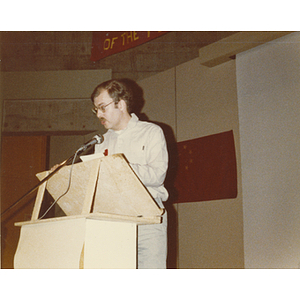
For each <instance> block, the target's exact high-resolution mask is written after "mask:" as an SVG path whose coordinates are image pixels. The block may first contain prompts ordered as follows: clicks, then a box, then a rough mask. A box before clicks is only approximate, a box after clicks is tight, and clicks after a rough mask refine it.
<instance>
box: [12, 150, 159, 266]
mask: <svg viewBox="0 0 300 300" xmlns="http://www.w3.org/2000/svg"><path fill="white" fill-rule="evenodd" d="M70 170H71V166H65V167H63V168H61V169H60V170H59V171H58V172H57V173H56V174H54V175H53V176H52V177H51V178H50V179H49V180H47V181H46V182H44V183H43V184H42V185H40V186H39V189H38V193H37V197H36V201H35V205H34V208H33V213H32V218H31V220H30V221H26V222H19V223H16V224H15V225H16V226H21V232H20V239H19V244H18V248H17V251H16V254H15V258H14V268H22V269H29V268H30V269H31V268H33V269H40V268H42V269H61V268H62V269H73V268H75V269H76V268H86V269H92V268H95V269H132V268H133V269H135V268H136V267H137V225H145V226H146V225H147V224H157V223H161V215H162V214H163V212H164V210H163V209H161V208H160V207H159V206H158V205H157V204H156V202H155V201H154V199H153V198H152V196H151V195H150V193H149V192H148V190H147V189H146V188H145V186H144V185H143V184H142V183H141V181H140V180H139V178H138V177H137V176H136V174H135V173H134V172H133V170H132V169H131V167H130V165H129V164H128V162H127V160H126V158H125V157H124V155H123V154H115V155H111V156H105V157H102V158H97V159H93V160H89V161H85V162H80V163H77V164H75V165H73V169H72V175H71V183H70V188H69V191H68V192H67V194H66V195H64V196H63V197H61V198H60V199H59V200H58V202H57V204H58V205H59V206H60V208H61V209H62V210H63V211H64V213H65V214H66V216H63V217H56V218H50V219H40V220H39V219H38V217H39V214H40V208H41V204H42V201H43V197H44V192H45V189H47V190H48V192H49V193H50V194H51V195H52V197H53V198H54V199H58V198H59V197H60V196H61V195H62V194H63V193H64V192H65V191H66V189H67V187H68V184H69V178H70V177H69V176H70ZM48 174H49V172H48V171H45V172H43V173H39V174H37V177H38V178H39V180H42V179H43V178H45V177H46V176H47V175H48Z"/></svg>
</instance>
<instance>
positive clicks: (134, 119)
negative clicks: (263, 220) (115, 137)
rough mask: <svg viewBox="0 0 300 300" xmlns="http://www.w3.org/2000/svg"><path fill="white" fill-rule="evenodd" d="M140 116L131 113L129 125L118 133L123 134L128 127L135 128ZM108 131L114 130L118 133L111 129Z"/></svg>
mask: <svg viewBox="0 0 300 300" xmlns="http://www.w3.org/2000/svg"><path fill="white" fill-rule="evenodd" d="M138 120H139V118H138V117H137V115H136V114H134V113H132V114H131V119H130V120H129V122H128V124H127V127H126V128H125V129H123V130H120V131H119V133H118V134H122V133H123V132H124V131H126V130H127V129H130V128H133V127H135V125H136V124H137V122H138ZM108 131H110V132H113V133H115V134H117V133H116V132H115V131H114V130H112V129H109V130H108Z"/></svg>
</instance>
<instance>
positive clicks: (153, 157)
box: [95, 114, 168, 206]
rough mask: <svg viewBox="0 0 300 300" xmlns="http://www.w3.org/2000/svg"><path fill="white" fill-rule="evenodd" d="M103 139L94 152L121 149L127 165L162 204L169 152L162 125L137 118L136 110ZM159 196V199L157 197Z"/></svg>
mask: <svg viewBox="0 0 300 300" xmlns="http://www.w3.org/2000/svg"><path fill="white" fill-rule="evenodd" d="M103 137H104V142H103V143H102V144H97V145H96V146H95V153H101V152H102V153H105V154H106V155H112V154H116V153H123V154H124V155H125V157H126V158H127V160H128V161H129V163H130V166H131V167H132V169H133V170H134V172H135V173H136V174H137V176H138V177H139V178H140V180H141V181H142V182H143V184H144V185H145V186H146V188H147V189H148V191H149V192H150V194H151V195H152V197H153V198H154V199H155V200H156V201H157V202H158V204H159V205H160V206H161V201H166V200H167V199H168V192H167V190H166V188H165V187H164V180H165V177H166V173H167V169H168V152H167V146H166V140H165V136H164V134H163V131H162V129H161V128H160V127H159V126H158V125H156V124H153V123H149V122H144V121H140V120H139V119H138V117H137V116H136V115H135V114H131V119H130V121H129V123H128V125H127V127H126V128H125V129H124V130H121V131H118V132H117V131H114V130H112V129H109V130H108V131H107V132H106V133H105V134H104V135H103ZM159 200H161V201H159Z"/></svg>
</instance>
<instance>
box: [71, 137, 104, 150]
mask: <svg viewBox="0 0 300 300" xmlns="http://www.w3.org/2000/svg"><path fill="white" fill-rule="evenodd" d="M103 141H104V137H103V136H102V135H101V134H96V135H95V136H94V137H93V138H92V139H91V140H90V141H88V142H86V143H85V144H84V145H82V146H81V147H80V148H79V149H78V150H77V152H79V151H85V150H86V149H87V148H89V147H91V146H93V145H95V144H101V143H102V142H103Z"/></svg>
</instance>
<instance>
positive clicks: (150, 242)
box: [138, 211, 167, 269]
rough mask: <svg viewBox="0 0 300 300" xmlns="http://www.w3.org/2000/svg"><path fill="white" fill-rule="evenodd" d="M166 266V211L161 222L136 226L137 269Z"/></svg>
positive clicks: (164, 267) (162, 267) (163, 267)
mask: <svg viewBox="0 0 300 300" xmlns="http://www.w3.org/2000/svg"><path fill="white" fill-rule="evenodd" d="M166 268H167V212H166V211H165V212H164V214H163V216H162V223H160V224H153V225H152V224H151V225H140V226H138V269H166Z"/></svg>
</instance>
